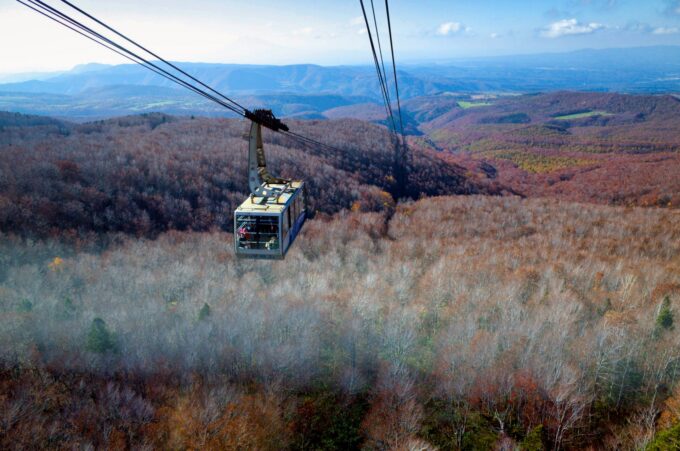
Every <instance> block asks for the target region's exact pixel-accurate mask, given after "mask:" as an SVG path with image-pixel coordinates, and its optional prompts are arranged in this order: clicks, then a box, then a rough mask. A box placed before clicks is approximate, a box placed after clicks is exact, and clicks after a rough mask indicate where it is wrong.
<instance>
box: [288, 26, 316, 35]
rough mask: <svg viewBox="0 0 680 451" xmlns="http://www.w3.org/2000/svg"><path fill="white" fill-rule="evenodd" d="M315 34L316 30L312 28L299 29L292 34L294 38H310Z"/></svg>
mask: <svg viewBox="0 0 680 451" xmlns="http://www.w3.org/2000/svg"><path fill="white" fill-rule="evenodd" d="M313 32H314V28H312V27H304V28H299V29H297V30H293V31H292V32H291V34H292V35H293V36H309V35H311V34H312V33H313Z"/></svg>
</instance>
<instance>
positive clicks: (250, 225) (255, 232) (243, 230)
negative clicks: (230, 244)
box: [236, 215, 279, 250]
mask: <svg viewBox="0 0 680 451" xmlns="http://www.w3.org/2000/svg"><path fill="white" fill-rule="evenodd" d="M236 239H237V245H238V247H239V248H240V249H264V250H278V249H279V218H278V217H277V216H257V215H239V216H237V217H236Z"/></svg>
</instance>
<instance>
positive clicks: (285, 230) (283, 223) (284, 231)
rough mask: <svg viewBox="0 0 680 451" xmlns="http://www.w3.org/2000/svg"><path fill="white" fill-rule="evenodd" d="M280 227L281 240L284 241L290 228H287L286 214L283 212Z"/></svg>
mask: <svg viewBox="0 0 680 451" xmlns="http://www.w3.org/2000/svg"><path fill="white" fill-rule="evenodd" d="M281 227H282V230H281V239H284V238H285V237H286V235H288V230H289V229H290V227H288V221H286V212H285V211H284V212H283V215H282V217H281Z"/></svg>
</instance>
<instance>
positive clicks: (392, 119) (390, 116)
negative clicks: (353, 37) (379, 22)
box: [359, 0, 396, 130]
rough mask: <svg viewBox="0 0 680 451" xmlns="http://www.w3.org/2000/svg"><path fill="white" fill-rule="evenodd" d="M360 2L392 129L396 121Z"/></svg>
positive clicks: (362, 3) (394, 128)
mask: <svg viewBox="0 0 680 451" xmlns="http://www.w3.org/2000/svg"><path fill="white" fill-rule="evenodd" d="M359 3H360V4H361V11H362V13H363V15H364V22H365V23H366V31H367V33H368V40H369V42H370V44H371V52H372V53H373V62H374V63H375V70H376V72H377V74H378V83H380V89H381V91H382V95H383V101H384V102H385V111H386V112H387V119H388V120H390V119H391V121H392V126H393V130H396V123H395V121H394V115H393V114H392V107H391V106H390V104H389V102H388V95H387V86H386V85H385V81H384V80H383V77H382V72H381V71H380V63H378V56H377V53H376V51H375V44H374V43H373V35H372V33H371V26H370V25H369V23H368V16H367V15H366V8H365V6H364V0H359Z"/></svg>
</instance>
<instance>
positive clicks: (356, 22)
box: [349, 16, 367, 34]
mask: <svg viewBox="0 0 680 451" xmlns="http://www.w3.org/2000/svg"><path fill="white" fill-rule="evenodd" d="M349 25H350V26H351V27H352V28H354V29H355V31H356V33H357V34H366V32H367V30H366V21H365V20H364V18H363V17H362V16H357V17H355V18H353V19H352V20H350V21H349Z"/></svg>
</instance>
